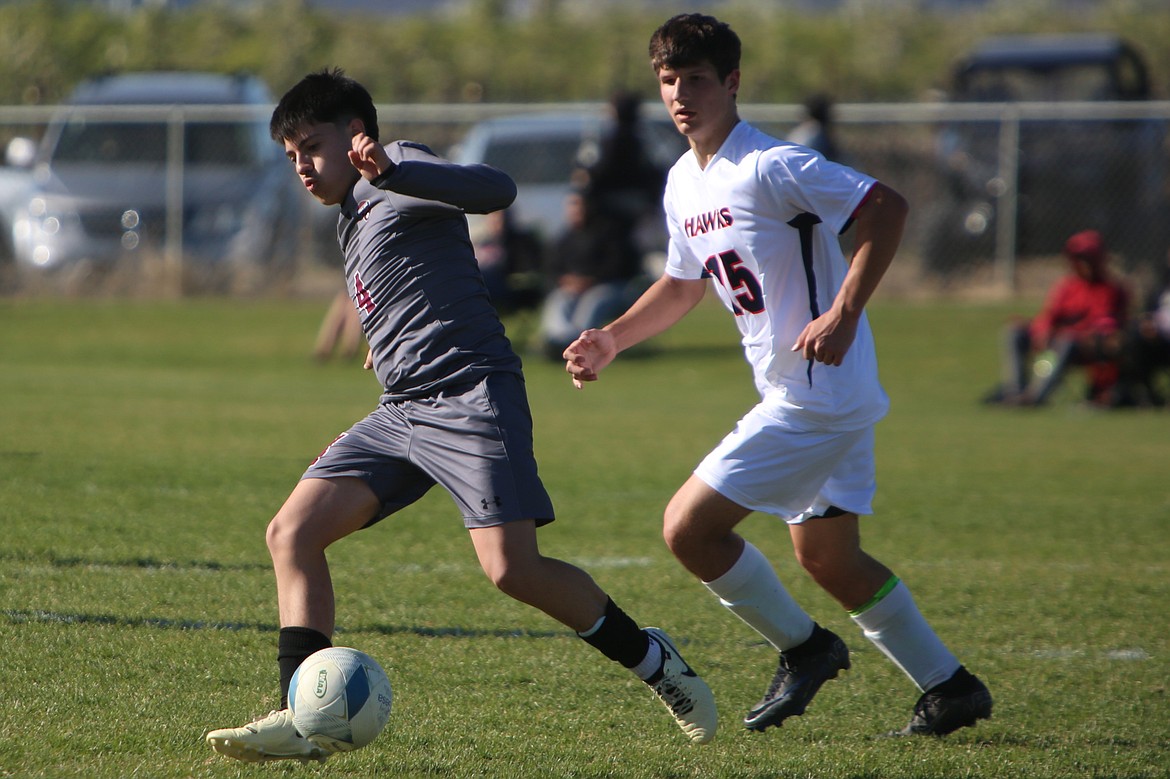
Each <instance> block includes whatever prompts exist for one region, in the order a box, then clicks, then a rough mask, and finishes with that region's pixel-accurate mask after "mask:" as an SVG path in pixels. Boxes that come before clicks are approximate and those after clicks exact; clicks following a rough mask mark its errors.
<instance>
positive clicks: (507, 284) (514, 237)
mask: <svg viewBox="0 0 1170 779" xmlns="http://www.w3.org/2000/svg"><path fill="white" fill-rule="evenodd" d="M471 240H472V243H473V244H474V245H475V258H476V260H477V261H478V262H479V270H480V273H482V274H483V281H484V284H485V285H486V286H487V289H488V294H489V295H491V298H492V303H493V304H495V306H496V309H497V310H498V311H500V312H501V313H509V312H512V311H518V310H521V309H529V308H535V307H537V306H538V305H540V301H541V298H542V297H543V296H544V290H543V283H542V279H541V278H540V270H541V265H542V251H541V246H540V241H539V240H538V239H537V237H536V235H535V233H533V232H531V231H529V230H524V229H521V228H520V227H517V226H516V224H515V222H514V221H513V219H512V214H511V211H509V210H508V209H503V210H500V211H493V212H492V213H490V214H485V215H484V216H483V217H482V218H481V219H479V220H477V223H476V225H475V230H474V231H473V232H472V236H471Z"/></svg>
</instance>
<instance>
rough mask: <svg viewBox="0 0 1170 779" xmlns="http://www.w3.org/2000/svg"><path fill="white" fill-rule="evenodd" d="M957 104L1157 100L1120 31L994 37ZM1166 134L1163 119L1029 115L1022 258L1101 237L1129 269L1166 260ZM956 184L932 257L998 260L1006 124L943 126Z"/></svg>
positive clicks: (971, 57) (947, 262)
mask: <svg viewBox="0 0 1170 779" xmlns="http://www.w3.org/2000/svg"><path fill="white" fill-rule="evenodd" d="M951 83H952V86H951V92H952V94H951V99H952V100H953V101H954V102H963V103H969V102H983V103H1021V102H1026V103H1085V102H1099V101H1142V100H1148V99H1150V96H1151V87H1150V79H1149V75H1148V73H1147V68H1146V65H1145V62H1144V61H1143V59H1142V57H1141V55H1140V54H1139V53H1138V52H1137V51H1136V50H1135V49H1134V48H1133V47H1132V46H1130V45H1129V44H1128V43H1126V42H1125V41H1124V40H1122V39H1120V38H1117V37H1115V36H1111V35H1042V36H1035V35H1019V36H1002V37H996V38H991V39H988V40H986V41H984V42H983V43H982V44H980V45H979V46H978V47H977V48H976V49H975V50H974V51H972V52H971V53H970V54H968V55H967V56H966V57H964V58H962V59H961V60H960V61H959V62H958V63H957V65H956V66H955V69H954V72H953V74H952V78H951ZM1166 132H1167V128H1166V125H1165V122H1164V121H1163V120H1160V119H1124V120H1121V119H1078V120H1070V119H1067V118H1061V119H1047V118H1045V119H1038V118H1029V117H1027V116H1026V115H1025V116H1024V117H1023V118H1022V119H1021V122H1020V127H1019V139H1018V147H1017V152H1018V168H1017V172H1016V180H1015V184H1016V191H1017V193H1018V207H1017V212H1016V214H1015V215H1014V216H1015V219H1016V245H1015V250H1016V252H1017V253H1018V254H1020V255H1025V256H1027V255H1053V254H1058V253H1059V251H1060V247H1061V245H1062V244H1063V242H1064V240H1065V239H1066V238H1068V236H1069V235H1071V234H1073V233H1075V232H1077V231H1079V230H1084V229H1089V228H1093V229H1097V230H1100V231H1101V232H1102V233H1104V234H1105V236H1106V237H1107V238H1108V240H1109V242H1110V246H1111V247H1112V248H1113V249H1115V250H1116V251H1118V252H1120V253H1122V254H1123V255H1125V256H1126V258H1127V259H1128V260H1129V261H1130V262H1131V264H1132V262H1134V261H1140V260H1144V259H1150V258H1155V259H1158V260H1159V261H1160V258H1161V257H1162V256H1164V253H1165V249H1164V246H1165V242H1166V230H1165V228H1164V227H1163V225H1164V223H1165V221H1166V220H1165V217H1164V213H1165V208H1166V205H1167V203H1166V183H1167V179H1166V176H1167V160H1166V145H1165V144H1166ZM938 144H939V151H940V158H941V160H942V164H943V166H944V169H945V170H944V173H945V177H946V182H947V186H946V189H945V192H944V193H943V197H942V198H940V200H939V201H938V203H937V205H936V216H935V219H934V221H933V223H932V224H931V226H930V227H929V229H928V235H927V245H926V247H925V249H924V252H923V255H924V259H925V262H926V263H927V266H928V268H930V269H933V270H938V271H948V270H951V269H953V268H956V267H962V266H964V265H968V264H970V263H972V262H973V261H976V260H979V259H990V258H992V257H993V256H994V255H995V249H996V229H997V228H996V225H997V221H998V220H999V219H1000V217H1001V215H1000V214H999V213H998V208H999V205H1000V204H999V200H998V195H999V194H1000V193H1002V192H1003V191H1005V185H1006V181H1005V176H1007V175H1010V171H1005V170H1001V169H1000V159H999V156H1000V148H1001V146H1000V134H999V124H998V123H997V122H996V121H993V120H991V121H963V122H952V123H948V124H947V125H945V126H944V127H943V128H942V131H941V133H940V136H939V139H938Z"/></svg>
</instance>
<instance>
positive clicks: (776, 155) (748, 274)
mask: <svg viewBox="0 0 1170 779" xmlns="http://www.w3.org/2000/svg"><path fill="white" fill-rule="evenodd" d="M873 184H874V179H873V178H871V177H869V176H866V175H864V174H862V173H859V172H857V171H855V170H853V169H852V168H848V167H845V166H843V165H837V164H834V163H832V162H829V161H827V160H826V159H824V158H823V157H821V156H820V155H819V154H817V153H816V152H814V151H812V150H810V149H807V148H805V147H803V146H797V145H795V144H791V143H786V142H784V141H780V140H777V139H775V138H772V137H770V136H768V135H765V134H764V133H762V132H760V131H759V130H757V129H756V128H754V127H752V126H751V125H749V124H747V123H746V122H742V121H741V122H740V123H739V124H738V125H736V127H735V128H734V129H733V130H732V132H731V134H730V135H729V136H728V137H727V140H726V141H724V142H723V146H722V147H721V148H720V149H719V152H718V153H717V154H716V155H715V157H714V158H713V159H712V160H711V161H710V163H708V165H707V167H706V168H705V169H703V168H700V167H699V164H698V162H697V160H696V158H695V156H694V152H687V153H686V154H685V155H683V157H682V158H681V159H679V161H678V162H677V163H676V164H675V165H674V167H673V168H672V169H671V171H670V175H669V177H668V179H667V184H666V194H665V197H664V206H665V210H666V220H667V229H668V231H669V233H670V248H669V253H668V259H667V265H666V272H667V273H668V274H670V275H671V276H674V277H677V278H682V279H699V278H704V277H711V278H713V280H714V281H715V289H716V291H717V292H718V294H719V298H720V300H722V301H723V304H724V305H725V306H727V308H728V309H729V310H730V311H731V312H732V313H733V314H734V315H735V321H736V324H737V325H738V327H739V330H740V333H741V335H742V341H743V346H744V352H745V354H746V356H747V360H748V362H749V363H750V364H751V366H752V370H753V372H754V376H755V383H756V387H757V389H758V390H759V392H760V395H761V396H762V397H763V404H764V405H765V406H766V407H769V408H773V409H775V411H776V414H775V416H776V419H777V421H778V422H779V423H781V424H783V425H785V426H788V427H792V428H793V429H798V430H850V429H857V428H860V427H864V426H866V425H871V424H873V423H874V422H876V421H877V420H878V419H880V418H881V417H882V416H883V415H884V414H885V412H886V409H887V407H888V400H887V398H886V395H885V392H884V391H883V390H882V387H881V385H880V383H879V382H878V376H877V359H876V357H875V354H874V344H873V335H872V333H871V331H870V328H869V322H868V321H867V319H866V317H865V316H864V315H863V316H862V318H861V322H860V323H859V325H858V328H857V337H856V339H855V340H854V342H853V345H852V346H851V347H850V349H849V352H848V353H847V354H846V355H845V359H844V362H843V363H842V364H841V365H840V366H836V367H834V366H827V365H825V364H823V363H819V362H814V361H811V360H806V359H804V357H803V356H802V355H801V354H800V352H793V351H792V345H793V344H794V343H796V339H797V337H798V336H799V335H800V333H801V331H802V330H803V329H804V327H805V325H807V324H808V323H809V322H811V321H812V320H813V319H814V318H816V317H817V316H819V315H820V314H821V313H823V312H825V311H827V310H828V309H829V307H830V305H831V304H832V302H833V300H834V298H835V297H836V295H837V291H838V289H839V288H840V286H841V283H842V281H843V280H844V278H845V273H846V271H847V270H848V263H847V261H846V260H845V257H844V255H843V254H842V252H841V248H840V245H839V243H838V239H837V235H838V234H839V233H840V232H841V231H842V230H843V229H845V227H846V226H847V225H848V223H849V220H850V218H851V217H852V215H853V213H854V211H855V210H856V209H857V207H858V205H859V204H860V203H861V201H862V200H863V199H864V197H865V195H866V193H868V192H869V189H870V187H872V186H873Z"/></svg>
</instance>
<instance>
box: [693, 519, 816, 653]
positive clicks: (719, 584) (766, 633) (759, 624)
mask: <svg viewBox="0 0 1170 779" xmlns="http://www.w3.org/2000/svg"><path fill="white" fill-rule="evenodd" d="M703 583H704V584H705V585H706V586H707V589H709V590H710V591H711V592H713V593H714V594H715V595H717V596H718V597H719V602H720V603H722V604H723V605H724V606H726V607H727V608H728V609H730V610H731V611H732V613H733V614H735V616H737V617H739V618H740V619H742V620H743V621H744V622H746V623H747V624H748V625H750V626H751V627H752V629H754V630H755V631H756V632H757V633H759V634H760V635H761V636H763V637H764V638H766V639H767V640H768V643H769V644H771V645H772V646H774V647H776V650H777V651H779V652H783V651H784V650H785V649H791V648H792V647H794V646H798V645H799V644H803V643H804V642H805V641H807V640H808V638H809V636H811V635H812V631H813V626H814V623H813V620H812V617H810V616H809V615H808V614H806V613H805V611H804V609H802V608H801V607H800V606H799V605H797V603H796V601H794V600H793V599H792V596H791V595H789V594H788V590H786V589H784V585H783V584H781V583H780V579H779V578H778V577H777V576H776V571H775V570H773V568H772V564H771V563H769V562H768V558H766V557H764V555H763V553H762V552H761V551H760V550H759V549H756V548H755V547H754V546H752V545H751V544H749V543H747V542H746V541H745V542H744V548H743V554H741V555H740V557H739V559H738V560H736V562H735V565H733V566H731V570H729V571H728V572H727V573H725V574H723V575H722V576H720V577H719V578H718V579H716V580H715V581H711V582H703Z"/></svg>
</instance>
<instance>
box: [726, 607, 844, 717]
mask: <svg viewBox="0 0 1170 779" xmlns="http://www.w3.org/2000/svg"><path fill="white" fill-rule="evenodd" d="M848 669H849V648H848V647H847V646H845V642H844V641H842V640H841V637H840V636H838V635H837V634H836V633H834V632H833V631H831V630H826V629H825V628H823V627H821V626H820V625H817V626H816V627H815V628H813V634H812V636H810V637H809V639H808V640H807V641H805V642H804V643H803V644H801V645H800V646H798V647H793V648H792V649H789V650H787V651H785V652H781V653H780V664H779V665H778V666H777V668H776V675H775V676H773V677H772V684H771V685H770V686H769V687H768V691H767V692H766V693H764V697H763V699H762V700H761V701H760V702H759V703H757V704H756V705H755V706H753V707H752V710H751V711H749V712H748V713H747V716H746V717H744V718H743V724H744V725H745V726H747V729H748V730H755V731H759V732H761V733H762V732H764V731H765V730H767V729H768V728H770V727H774V726H775V727H779V726H780V725H781V724H782V723H783V722H784V720H786V719H787V718H788V717H798V716H800V715H801V714H804V710H805V708H807V707H808V704H809V702H810V701H812V699H813V696H815V695H816V694H817V690H819V689H821V685H822V684H824V683H825V682H827V681H828V680H830V679H836V678H837V674H838V673H839V672H841V671H846V670H848Z"/></svg>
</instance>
